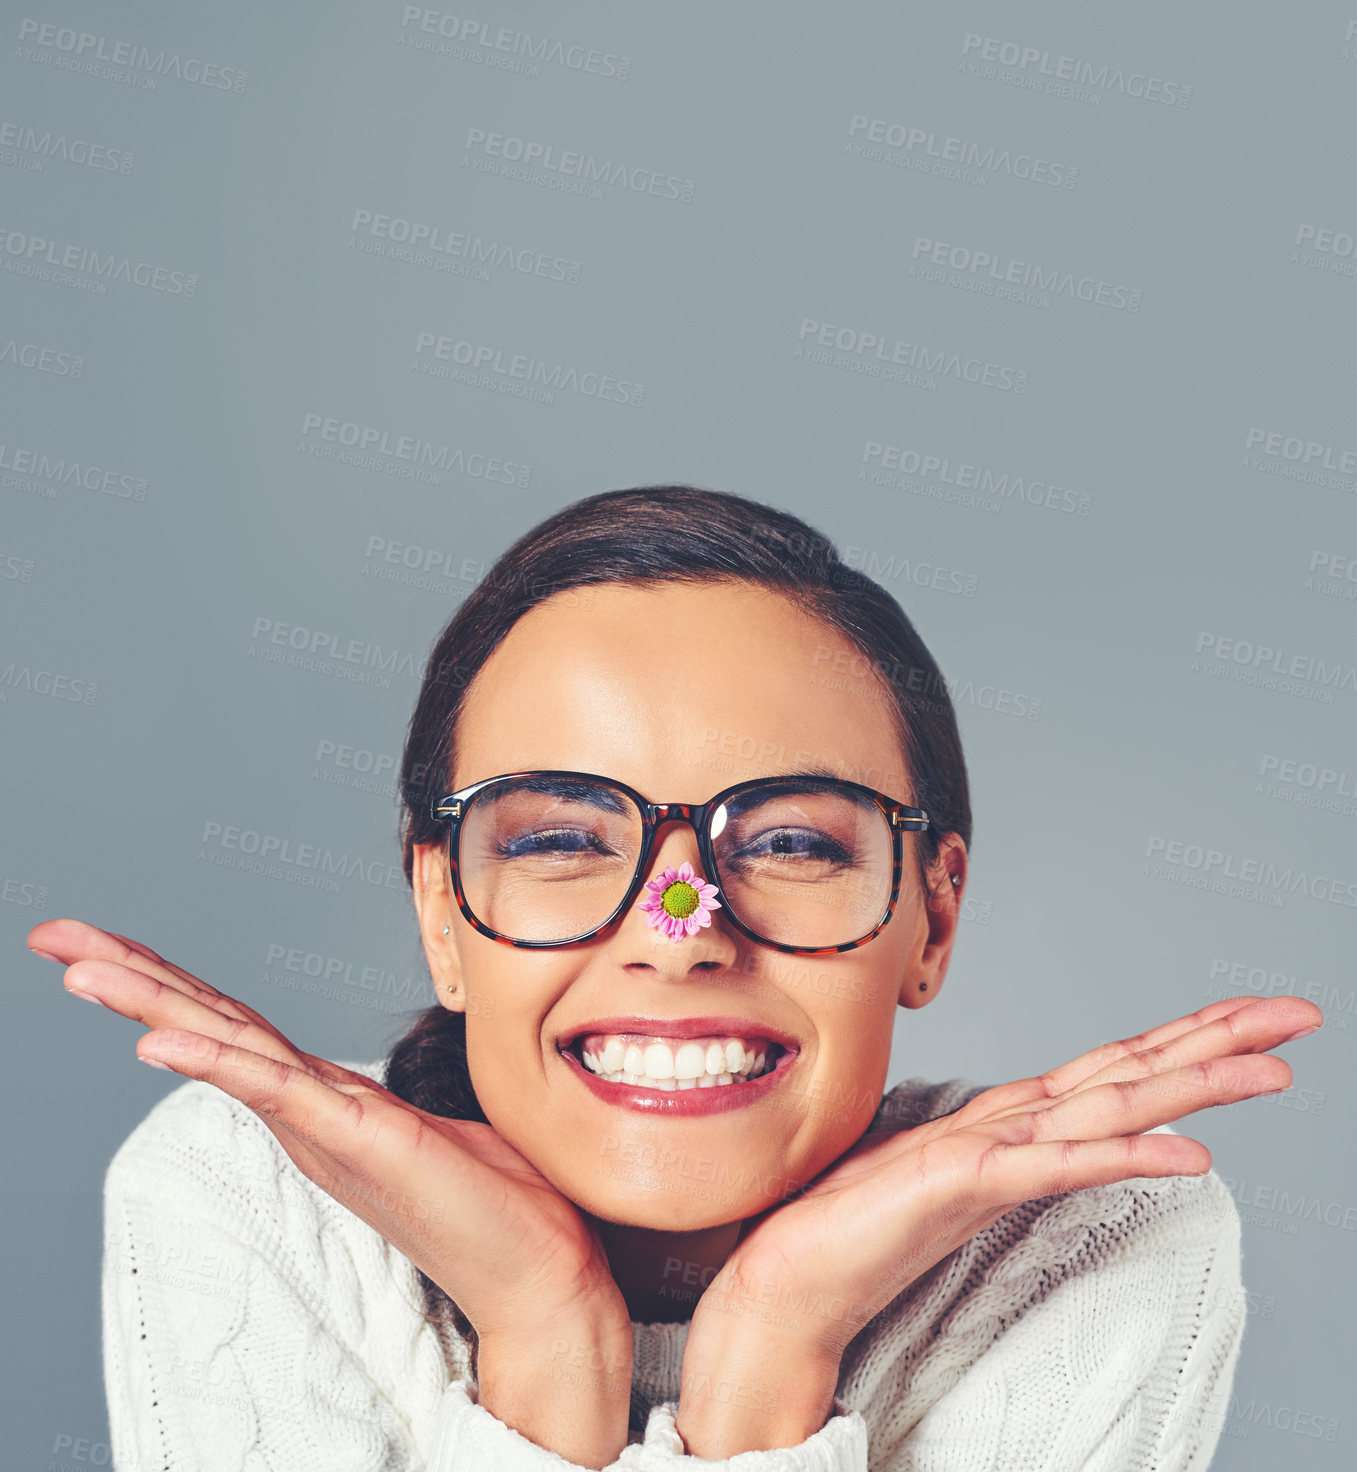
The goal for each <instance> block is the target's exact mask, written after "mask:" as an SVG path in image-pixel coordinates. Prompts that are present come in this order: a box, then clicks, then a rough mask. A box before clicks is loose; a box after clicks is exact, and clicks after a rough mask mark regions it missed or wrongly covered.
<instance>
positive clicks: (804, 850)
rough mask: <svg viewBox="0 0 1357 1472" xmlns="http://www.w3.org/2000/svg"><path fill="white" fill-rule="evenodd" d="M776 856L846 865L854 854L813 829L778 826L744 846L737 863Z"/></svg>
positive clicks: (777, 857) (740, 849) (742, 845)
mask: <svg viewBox="0 0 1357 1472" xmlns="http://www.w3.org/2000/svg"><path fill="white" fill-rule="evenodd" d="M764 858H775V859H818V860H820V861H821V862H822V863H832V864H845V863H848V862H849V861H850V860H851V859H852V854H851V853H849V851H848V850H847V849H846V848H844V846H843V845H842V844H841V843H839V842H838V841H837V839H834V838H831V837H830V836H829V834H828V833H821V832H819V831H818V830H816V829H813V828H774V829H771V830H770V831H769V832H767V833H760V834H759V836H758V837H757V838H755V839H752V840H750V841H749V842H747V843H743V844H741V845H740V847H739V849H738V850H737V851H736V853H735V859H736V861H737V862H739V861H745V862H749V861H751V860H757V859H764Z"/></svg>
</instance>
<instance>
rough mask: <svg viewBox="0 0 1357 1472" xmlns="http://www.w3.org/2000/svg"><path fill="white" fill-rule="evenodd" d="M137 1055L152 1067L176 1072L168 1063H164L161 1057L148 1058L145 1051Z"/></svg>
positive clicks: (167, 1071)
mask: <svg viewBox="0 0 1357 1472" xmlns="http://www.w3.org/2000/svg"><path fill="white" fill-rule="evenodd" d="M137 1057H138V1058H140V1059H141V1061H142V1062H143V1063H145V1064H146V1065H147V1066H148V1067H150V1068H163V1069H164V1070H165V1072H166V1073H173V1072H174V1069H172V1068H171V1067H170V1065H169V1064H168V1063H162V1062H161V1061H160V1059H159V1058H147V1057H146V1056H145V1054H143V1053H138V1054H137Z"/></svg>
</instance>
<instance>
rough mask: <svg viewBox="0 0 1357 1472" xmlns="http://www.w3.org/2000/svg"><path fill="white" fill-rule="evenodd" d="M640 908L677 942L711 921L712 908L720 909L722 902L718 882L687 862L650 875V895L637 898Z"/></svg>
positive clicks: (637, 905) (647, 884)
mask: <svg viewBox="0 0 1357 1472" xmlns="http://www.w3.org/2000/svg"><path fill="white" fill-rule="evenodd" d="M636 908H637V909H638V910H644V911H645V914H646V924H647V925H658V926H659V928H660V929H661V930H662V931H664V933H665V935H667V936H668V937H669V939H670V940H672V941H675V942H677V941H681V940H682V939H683V937H684V936H685V935H696V934H697V932H698V931H699V930H701V929H702V927H703V926H704V925H710V924H711V912H712V911H713V910H719V909H720V908H721V902H720V901H719V900H718V899H717V898H716V886H715V885H714V884H708V883H707V881H706V880H705V879H703V877H702V876H701V875H700V874H695V873H694V872H693V866H692V865H691V864H688V863H683V864H680V865H679V866H678V868H677V869H672V868H671V869H666V870H665V871H664V872H663V873H662V874H660V875H659V876H658V877H657V878H655V879H647V880H646V897H645V899H643V900H638V901H637V902H636Z"/></svg>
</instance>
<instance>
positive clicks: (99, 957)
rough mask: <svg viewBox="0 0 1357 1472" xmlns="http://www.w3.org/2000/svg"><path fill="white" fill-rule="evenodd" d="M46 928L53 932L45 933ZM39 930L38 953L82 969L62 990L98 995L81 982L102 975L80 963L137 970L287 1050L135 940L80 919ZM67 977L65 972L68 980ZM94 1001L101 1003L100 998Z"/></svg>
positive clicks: (229, 1000)
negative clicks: (247, 1025) (245, 1023)
mask: <svg viewBox="0 0 1357 1472" xmlns="http://www.w3.org/2000/svg"><path fill="white" fill-rule="evenodd" d="M48 925H52V926H54V927H57V928H56V929H54V930H53V931H51V932H47V931H46V927H47V926H48ZM38 928H39V929H42V930H44V932H45V933H44V935H43V937H42V940H43V944H42V947H41V949H43V950H47V951H50V952H51V953H52V954H53V955H56V956H57V957H58V958H59V959H60V960H61V961H63V962H64V963H65V964H66V965H67V966H68V967H76V966H80V967H81V968H82V970H81V972H80V973H79V979H78V981H77V985H76V986H75V987H71V986H70V985H68V986H67V990H76V991H88V992H90V993H91V994H92V995H97V992H95V991H94V990H93V985H91V986H89V987H87V986H86V985H85V984H84V983H85V981H86V980H87V979H88V980H89V981H90V982H91V983H92V984H93V983H95V982H96V980H97V978H98V977H99V976H100V975H101V974H103V973H98V972H95V971H93V970H89V969H86V968H85V966H84V963H86V962H107V963H113V964H116V965H118V966H120V967H122V968H124V969H125V970H129V971H138V972H140V973H141V974H142V975H144V976H147V977H149V978H151V979H152V980H154V981H157V982H159V983H160V984H161V985H163V986H165V987H167V988H170V989H172V990H175V991H180V992H182V993H183V994H184V995H185V996H188V997H192V998H195V999H197V1000H198V1001H200V1002H203V1003H205V1004H206V1005H208V1006H212V1007H215V1008H216V1009H217V1011H219V1012H221V1013H222V1014H223V1015H224V1016H226V1017H232V1018H236V1019H239V1020H241V1021H248V1022H251V1023H253V1024H254V1025H255V1026H256V1027H260V1028H262V1029H263V1030H264V1031H265V1032H267V1033H270V1034H272V1036H273V1037H275V1038H277V1039H278V1040H279V1042H282V1043H284V1044H286V1045H287V1046H288V1047H289V1048H291V1047H292V1045H291V1043H288V1041H287V1039H286V1038H285V1037H284V1036H283V1034H282V1033H281V1032H279V1030H278V1029H277V1028H276V1027H274V1025H273V1024H272V1023H271V1022H270V1021H269V1020H268V1019H267V1018H266V1017H264V1016H263V1015H262V1014H261V1013H259V1012H256V1011H255V1010H254V1008H253V1007H250V1006H248V1005H247V1004H246V1003H244V1002H242V1001H239V1000H238V999H237V998H235V997H232V996H228V995H227V994H226V993H225V992H222V991H218V989H217V988H216V987H214V986H210V985H209V984H208V983H207V982H205V981H203V980H202V979H201V978H200V977H197V976H194V975H193V973H192V972H190V971H186V970H184V968H183V967H182V966H176V965H174V963H173V962H170V961H166V960H165V958H164V957H163V956H160V955H159V954H157V953H156V952H155V951H153V950H152V949H151V948H150V947H149V946H146V945H143V944H142V943H141V942H140V941H134V940H130V939H128V937H126V936H122V935H116V934H114V933H113V932H112V931H108V930H101V929H99V927H98V926H97V925H87V924H86V923H85V922H84V921H83V920H55V921H46V922H44V925H43V926H41V927H38ZM30 938H31V937H30ZM70 974H71V973H70V971H69V970H68V971H67V977H69V976H70ZM99 1000H101V1001H102V1000H104V999H103V998H102V997H100V998H99ZM114 1010H115V1011H120V1010H121V1008H117V1007H115V1008H114ZM294 1051H296V1050H295V1049H294Z"/></svg>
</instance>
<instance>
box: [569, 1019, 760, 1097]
mask: <svg viewBox="0 0 1357 1472" xmlns="http://www.w3.org/2000/svg"><path fill="white" fill-rule="evenodd" d="M773 1051H774V1049H773V1048H772V1047H771V1046H770V1045H769V1044H768V1043H767V1042H759V1043H746V1042H745V1041H743V1040H742V1039H740V1038H733V1037H724V1038H721V1037H717V1038H711V1037H707V1038H693V1039H685V1040H683V1041H681V1042H680V1041H678V1040H674V1041H672V1042H670V1041H667V1040H665V1039H663V1038H656V1037H654V1036H652V1037H651V1038H650V1039H646V1038H641V1039H640V1040H639V1041H636V1040H633V1039H629V1038H627V1037H626V1036H625V1035H621V1036H619V1035H617V1034H613V1035H612V1036H609V1037H605V1036H604V1035H603V1034H602V1033H594V1034H591V1035H590V1037H589V1038H588V1040H587V1045H586V1043H585V1040H583V1039H582V1040H581V1047H580V1054H579V1056H582V1057H583V1060H584V1065H585V1067H586V1068H587V1069H588V1070H589V1071H590V1072H591V1073H593V1074H596V1075H598V1077H600V1078H604V1079H607V1080H608V1081H609V1082H611V1083H624V1084H630V1085H640V1086H641V1087H643V1088H645V1087H649V1088H655V1089H665V1090H669V1089H694V1088H703V1089H710V1088H713V1087H715V1086H717V1085H721V1086H725V1087H729V1085H731V1084H733V1083H743V1082H745V1081H746V1080H749V1079H756V1078H758V1077H759V1076H760V1075H762V1074H764V1073H766V1072H768V1071H769V1067H768V1059H769V1055H770V1054H771V1053H772V1052H773Z"/></svg>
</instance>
